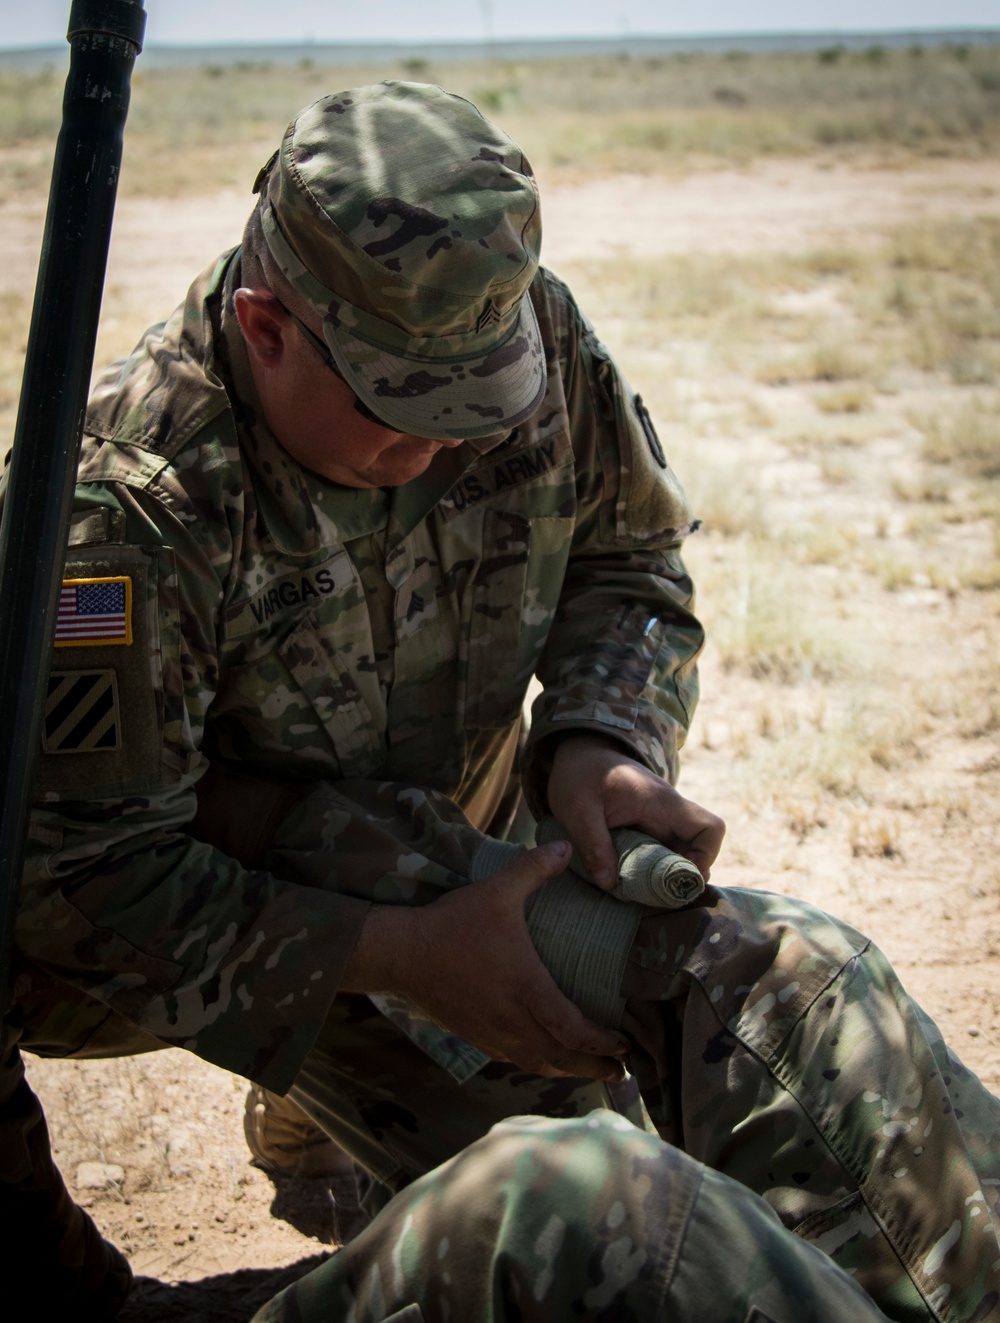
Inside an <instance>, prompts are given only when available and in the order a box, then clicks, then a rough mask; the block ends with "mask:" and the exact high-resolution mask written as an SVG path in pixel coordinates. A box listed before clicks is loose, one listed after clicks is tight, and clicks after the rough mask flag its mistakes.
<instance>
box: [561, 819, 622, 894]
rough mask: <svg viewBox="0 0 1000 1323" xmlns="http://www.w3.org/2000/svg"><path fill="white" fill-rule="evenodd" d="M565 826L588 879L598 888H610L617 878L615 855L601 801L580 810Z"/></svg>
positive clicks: (608, 889)
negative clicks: (572, 820) (574, 818)
mask: <svg viewBox="0 0 1000 1323" xmlns="http://www.w3.org/2000/svg"><path fill="white" fill-rule="evenodd" d="M566 830H567V831H568V833H569V837H570V840H571V841H572V842H573V845H574V847H575V849H576V852H577V854H578V855H579V857H580V862H581V863H582V864H583V866H584V868H585V869H586V870H587V874H588V876H589V877H590V880H591V882H593V883H594V884H595V885H596V886H599V887H600V888H601V890H602V891H611V890H612V888H613V887H614V885H615V883H616V882H617V881H618V856H617V854H616V853H615V848H614V846H613V845H612V844H611V833H610V832H609V830H608V824H607V823H606V822H605V820H604V807H603V805H602V804H600V803H595V804H594V805H593V806H592V807H591V808H590V809H589V810H584V811H581V812H580V813H579V814H577V816H576V820H575V821H574V822H572V823H567V824H566Z"/></svg>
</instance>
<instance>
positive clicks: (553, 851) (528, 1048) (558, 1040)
mask: <svg viewBox="0 0 1000 1323" xmlns="http://www.w3.org/2000/svg"><path fill="white" fill-rule="evenodd" d="M568 859H569V849H568V847H567V846H566V844H565V843H564V842H556V843H555V844H553V845H548V846H544V847H540V848H538V849H535V850H529V851H527V853H525V854H523V855H521V856H520V857H519V858H517V859H516V860H515V861H514V862H513V863H512V864H510V865H509V866H508V867H507V868H505V869H504V870H503V871H502V872H500V873H497V874H496V876H495V877H492V878H490V879H489V881H487V882H475V883H472V884H470V885H469V886H466V887H459V888H458V889H456V890H455V891H450V892H447V893H446V894H445V895H444V896H442V897H441V899H440V900H437V901H434V902H433V904H430V905H425V906H421V907H419V908H410V907H402V906H389V905H381V906H373V907H372V909H371V910H370V911H369V916H368V918H367V919H366V921H365V924H364V927H363V929H362V933H361V937H360V940H359V942H358V945H357V947H356V948H355V952H354V955H353V956H352V959H351V962H350V963H349V965H348V968H347V971H346V973H345V976H344V979H343V980H342V983H341V986H342V988H343V989H344V991H347V992H391V993H395V994H396V995H398V996H401V997H404V998H405V999H406V1000H407V1001H408V1002H409V1003H410V1004H411V1005H412V1006H413V1007H414V1009H417V1010H419V1011H421V1012H422V1013H423V1014H425V1015H427V1016H429V1017H430V1019H432V1020H434V1021H435V1022H436V1023H437V1024H439V1025H441V1026H442V1027H443V1028H445V1029H448V1030H450V1031H451V1032H452V1033H455V1034H458V1035H460V1036H461V1037H462V1038H465V1039H467V1040H468V1041H469V1042H470V1043H473V1044H474V1045H475V1046H476V1047H478V1048H479V1049H480V1050H481V1051H483V1052H485V1053H487V1054H488V1055H489V1056H491V1057H492V1058H493V1059H494V1060H496V1061H512V1062H514V1063H515V1064H516V1065H518V1066H520V1067H521V1068H522V1069H524V1070H528V1071H531V1072H532V1073H533V1074H536V1075H546V1076H554V1075H569V1076H574V1077H575V1076H580V1077H586V1078H589V1079H603V1080H617V1079H621V1078H622V1076H623V1074H624V1069H623V1067H622V1064H621V1061H620V1059H619V1058H620V1057H621V1056H623V1055H624V1053H625V1052H626V1051H627V1050H628V1046H629V1043H628V1040H627V1039H626V1038H624V1037H623V1036H622V1035H621V1034H619V1033H615V1032H613V1031H610V1030H607V1029H604V1028H602V1027H601V1026H600V1025H597V1024H594V1023H593V1022H592V1021H590V1020H588V1019H587V1018H586V1017H585V1016H584V1015H583V1014H582V1013H581V1012H580V1011H579V1010H578V1009H577V1007H576V1006H574V1005H573V1003H572V1002H571V1001H569V1000H568V999H567V998H566V997H564V996H563V994H562V993H561V992H560V991H559V989H558V988H557V987H556V985H555V982H554V981H553V979H552V977H551V975H550V974H549V972H548V970H547V969H546V968H545V966H544V965H543V964H542V962H541V960H539V958H538V955H537V953H536V951H535V948H534V946H533V945H532V942H531V938H530V937H529V935H528V926H527V923H526V922H525V918H524V902H525V901H526V900H527V898H528V896H530V895H531V893H532V892H533V891H535V890H536V889H537V888H538V887H540V886H541V885H542V883H543V882H546V881H547V880H548V879H549V878H550V877H554V876H555V875H556V874H557V873H559V872H561V871H562V870H563V869H564V868H565V866H566V863H567V861H568Z"/></svg>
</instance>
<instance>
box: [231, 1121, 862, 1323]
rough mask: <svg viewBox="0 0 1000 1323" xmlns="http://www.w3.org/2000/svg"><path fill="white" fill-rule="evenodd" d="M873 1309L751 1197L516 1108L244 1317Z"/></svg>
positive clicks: (736, 1322)
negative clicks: (518, 1112) (323, 1260)
mask: <svg viewBox="0 0 1000 1323" xmlns="http://www.w3.org/2000/svg"><path fill="white" fill-rule="evenodd" d="M340 1319H351V1320H354V1321H355V1323H385V1321H386V1320H393V1323H421V1321H422V1323H454V1320H456V1319H461V1320H462V1323H515V1321H517V1323H530V1321H532V1320H538V1321H539V1323H541V1321H542V1320H544V1323H613V1321H614V1320H619V1319H641V1320H649V1321H650V1323H653V1320H660V1319H669V1320H671V1323H744V1320H748V1319H753V1320H761V1323H763V1320H769V1323H886V1320H885V1315H884V1314H882V1313H881V1312H880V1311H879V1310H878V1309H877V1308H876V1307H875V1305H874V1304H872V1302H871V1301H870V1300H869V1299H868V1298H867V1297H866V1296H865V1295H864V1293H863V1292H862V1291H861V1290H860V1288H859V1287H858V1286H857V1285H856V1284H855V1283H854V1282H853V1281H852V1280H851V1278H850V1277H849V1276H848V1275H847V1274H846V1273H844V1272H842V1271H841V1270H840V1269H839V1268H837V1267H835V1266H834V1265H833V1264H832V1263H831V1262H830V1260H829V1259H828V1258H827V1257H826V1256H825V1255H824V1254H822V1253H821V1252H820V1251H819V1250H817V1249H815V1248H814V1247H813V1246H811V1245H808V1244H806V1243H805V1242H804V1241H801V1240H799V1239H798V1238H797V1237H796V1236H793V1235H792V1234H791V1233H790V1232H788V1231H786V1230H785V1229H784V1228H783V1227H782V1226H781V1224H780V1222H779V1221H778V1219H777V1218H776V1217H775V1215H774V1213H773V1212H772V1211H771V1209H770V1208H769V1207H768V1205H767V1204H766V1203H765V1202H764V1201H763V1200H762V1199H760V1198H759V1197H758V1196H756V1195H754V1194H752V1193H751V1192H750V1191H749V1190H747V1189H746V1188H744V1187H743V1186H741V1185H739V1184H738V1183H737V1182H735V1181H732V1180H730V1179H729V1178H728V1177H726V1176H722V1175H720V1174H719V1173H718V1172H713V1171H711V1170H710V1169H708V1168H706V1167H704V1166H702V1164H701V1163H699V1162H696V1161H695V1160H694V1159H693V1158H690V1157H688V1156H687V1155H686V1154H684V1153H681V1152H680V1151H679V1150H678V1149H676V1148H672V1147H671V1146H669V1145H667V1144H664V1143H662V1142H661V1141H660V1140H658V1139H657V1138H656V1137H655V1136H653V1135H649V1134H646V1133H643V1132H642V1131H640V1130H637V1129H635V1128H634V1127H633V1126H631V1125H630V1124H629V1123H628V1122H626V1121H623V1120H622V1119H621V1118H620V1117H615V1116H612V1115H611V1114H610V1113H607V1112H595V1113H594V1114H593V1115H592V1116H590V1117H587V1118H585V1119H582V1120H573V1121H549V1120H538V1119H530V1120H529V1119H527V1118H517V1119H515V1120H511V1121H506V1122H503V1123H502V1124H500V1125H498V1126H496V1127H495V1128H494V1129H493V1130H491V1131H490V1133H489V1134H488V1135H487V1136H486V1137H485V1138H484V1139H481V1140H479V1141H478V1142H477V1143H475V1144H473V1145H472V1146H471V1147H470V1148H468V1149H466V1150H465V1151H464V1152H463V1153H460V1154H459V1155H458V1156H457V1157H455V1158H453V1159H452V1160H451V1161H450V1162H448V1163H447V1164H446V1165H444V1166H443V1167H439V1168H438V1169H437V1170H436V1171H433V1172H431V1173H429V1175H427V1176H425V1177H423V1178H422V1179H420V1180H418V1181H416V1182H415V1183H414V1184H413V1185H411V1186H410V1187H409V1188H408V1189H407V1190H405V1191H404V1192H403V1193H402V1194H400V1195H398V1196H397V1197H396V1198H395V1199H394V1200H393V1201H392V1202H391V1203H390V1204H389V1205H388V1207H386V1208H385V1209H384V1210H383V1212H382V1213H381V1214H380V1216H379V1217H378V1218H377V1219H376V1221H375V1222H374V1223H373V1224H372V1225H371V1226H370V1227H369V1228H368V1229H367V1230H365V1231H364V1232H362V1234H361V1235H360V1236H359V1237H358V1238H357V1239H356V1240H354V1241H352V1243H351V1244H350V1245H349V1246H347V1247H346V1248H345V1249H342V1250H340V1251H339V1252H338V1253H337V1254H335V1255H334V1256H333V1258H332V1259H329V1260H328V1261H327V1262H326V1263H325V1264H323V1265H322V1266H321V1267H320V1268H318V1269H316V1270H315V1271H313V1272H311V1273H309V1274H308V1275H307V1276H306V1277H304V1278H302V1279H301V1280H300V1281H299V1282H296V1283H295V1285H294V1286H292V1287H290V1288H288V1290H286V1291H284V1292H282V1294H281V1295H279V1296H277V1297H276V1298H275V1299H274V1300H272V1301H271V1302H270V1303H269V1304H268V1305H266V1306H265V1307H264V1308H263V1309H262V1310H261V1311H260V1313H259V1314H258V1315H257V1316H256V1319H255V1320H254V1323H292V1321H293V1320H294V1323H333V1320H340Z"/></svg>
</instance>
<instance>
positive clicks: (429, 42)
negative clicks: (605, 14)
mask: <svg viewBox="0 0 1000 1323" xmlns="http://www.w3.org/2000/svg"><path fill="white" fill-rule="evenodd" d="M965 34H968V35H970V36H972V35H982V36H987V35H996V36H998V37H1000V22H998V23H923V24H906V25H902V26H892V27H829V28H827V27H822V28H818V27H801V28H796V27H754V28H734V29H732V30H725V31H723V30H719V29H705V30H704V31H699V32H694V31H692V32H663V31H648V32H618V33H614V32H608V33H602V32H583V33H577V34H571V33H551V34H547V35H543V34H538V35H533V34H530V33H527V34H523V35H514V34H507V33H504V34H503V35H502V36H492V37H486V36H483V37H473V36H462V37H395V38H392V39H391V40H387V39H386V38H384V37H343V38H339V39H332V38H326V37H324V38H319V37H300V38H297V39H291V38H290V39H289V40H287V41H275V40H274V39H273V38H269V37H258V38H253V37H245V38H242V39H240V40H238V41H237V40H234V41H212V40H200V41H188V40H176V39H175V40H169V41H164V40H160V41H157V40H150V39H149V36H148V34H147V38H146V42H145V44H144V47H143V49H144V50H151V49H156V50H168V49H175V48H176V49H184V48H190V49H193V50H201V49H206V50H207V49H212V50H217V49H218V50H226V49H229V48H248V47H251V46H252V47H258V46H259V47H262V48H267V49H272V48H274V47H290V46H292V47H300V46H321V47H325V46H329V47H336V48H339V47H343V46H346V47H351V46H365V47H375V46H384V47H395V46H463V47H464V46H484V47H485V46H516V45H532V46H535V45H550V44H551V45H567V44H573V45H575V44H577V43H579V44H599V45H609V44H615V43H617V42H642V41H657V42H670V43H678V44H686V43H690V42H700V41H706V42H712V43H713V44H714V43H717V42H725V41H754V40H755V39H762V40H769V39H770V40H774V39H780V38H782V37H787V38H790V39H805V40H808V41H818V40H821V39H823V38H825V37H857V38H862V39H866V40H867V39H870V38H873V37H897V38H898V37H910V36H914V37H923V36H927V37H934V36H963V35H965ZM66 44H67V43H66V38H65V36H62V37H60V38H53V39H52V40H51V41H23V42H22V41H14V42H5V43H3V44H0V51H19V50H25V51H29V50H51V49H55V48H58V47H60V46H63V45H66Z"/></svg>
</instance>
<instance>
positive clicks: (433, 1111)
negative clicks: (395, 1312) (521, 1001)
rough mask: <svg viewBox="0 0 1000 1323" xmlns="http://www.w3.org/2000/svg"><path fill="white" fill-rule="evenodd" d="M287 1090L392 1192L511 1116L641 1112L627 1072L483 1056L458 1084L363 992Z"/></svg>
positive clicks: (338, 1003)
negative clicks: (544, 1071)
mask: <svg viewBox="0 0 1000 1323" xmlns="http://www.w3.org/2000/svg"><path fill="white" fill-rule="evenodd" d="M288 1096H289V1097H290V1098H292V1099H293V1100H294V1101H295V1102H296V1103H298V1105H299V1106H300V1107H301V1108H302V1110H303V1111H304V1112H305V1113H306V1114H307V1115H308V1116H310V1117H311V1118H312V1119H313V1120H314V1121H315V1122H316V1124H317V1125H319V1126H321V1127H322V1129H324V1130H325V1131H326V1132H327V1133H328V1134H329V1135H331V1136H332V1137H333V1138H334V1139H335V1140H336V1141H337V1142H338V1143H339V1144H340V1145H341V1146H342V1147H343V1148H345V1149H346V1150H347V1151H348V1152H349V1153H350V1154H351V1155H352V1156H353V1157H354V1158H356V1159H357V1160H358V1161H359V1162H360V1163H361V1164H362V1166H364V1167H365V1168H366V1169H367V1170H368V1171H369V1172H371V1174H372V1175H373V1176H374V1177H375V1178H376V1179H377V1180H378V1181H379V1182H380V1183H381V1184H382V1185H383V1186H384V1187H386V1189H388V1190H389V1191H391V1192H393V1193H395V1192H396V1191H398V1190H401V1189H402V1188H403V1187H404V1186H406V1185H407V1184H408V1183H409V1182H410V1181H412V1180H413V1179H414V1178H415V1177H417V1176H421V1175H423V1174H424V1173H425V1172H427V1171H430V1170H431V1169H432V1168H433V1167H436V1166H438V1164H439V1163H441V1162H444V1161H445V1160H446V1159H447V1158H450V1157H452V1156H453V1155H454V1154H456V1153H458V1152H460V1151H461V1150H462V1149H463V1148H465V1147H466V1146H467V1145H469V1144H472V1143H474V1142H475V1141H476V1140H477V1139H480V1138H482V1136H483V1135H484V1134H486V1132H487V1131H488V1130H489V1129H490V1127H491V1126H493V1125H495V1124H496V1123H497V1122H498V1121H501V1120H503V1119H504V1118H505V1117H508V1116H517V1115H521V1114H532V1115H538V1116H551V1117H579V1116H583V1115H586V1114H587V1113H589V1112H591V1111H593V1110H594V1109H595V1108H609V1109H611V1110H612V1111H617V1112H620V1113H622V1114H624V1115H631V1116H636V1117H641V1116H642V1112H641V1107H640V1104H639V1095H638V1089H637V1088H636V1085H635V1082H634V1081H633V1080H631V1079H628V1080H626V1081H625V1082H624V1083H622V1084H621V1085H605V1084H599V1083H597V1082H595V1081H593V1080H574V1079H544V1078H542V1077H541V1076H539V1075H532V1074H529V1073H528V1072H526V1071H523V1070H520V1069H519V1068H518V1067H516V1066H512V1065H507V1064H503V1063H501V1062H489V1063H488V1064H487V1065H486V1066H484V1067H483V1068H482V1069H481V1070H479V1071H478V1072H477V1073H476V1074H474V1075H472V1076H471V1077H470V1078H467V1079H465V1080H464V1082H462V1083H461V1084H460V1083H458V1082H457V1081H456V1079H455V1078H454V1077H453V1076H452V1075H451V1074H449V1073H448V1071H446V1070H443V1069H442V1068H441V1066H440V1065H438V1064H437V1062H435V1061H434V1060H432V1059H431V1058H430V1057H429V1056H427V1055H426V1053H425V1052H423V1051H421V1050H420V1048H418V1047H417V1046H416V1045H415V1044H414V1042H413V1041H411V1039H410V1038H409V1037H407V1036H406V1035H405V1034H403V1033H402V1032H401V1031H400V1030H399V1029H398V1028H397V1027H396V1026H395V1025H394V1024H393V1023H392V1022H391V1021H389V1020H388V1019H386V1018H385V1017H384V1016H382V1015H380V1014H379V1013H378V1012H377V1011H376V1010H375V1008H374V1006H373V1005H372V1003H371V1002H370V1001H369V1000H368V998H367V997H349V996H342V997H337V998H336V999H335V1001H334V1003H333V1007H332V1010H331V1013H330V1016H329V1018H328V1019H327V1022H326V1024H325V1025H324V1027H323V1029H322V1031H321V1033H320V1036H319V1039H318V1040H317V1043H316V1046H315V1047H314V1049H313V1050H312V1052H310V1054H309V1056H308V1057H307V1058H306V1061H305V1063H304V1065H303V1067H302V1070H301V1071H300V1072H299V1075H298V1077H297V1079H296V1081H295V1083H294V1085H293V1086H292V1088H291V1090H290V1091H289V1095H288Z"/></svg>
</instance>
